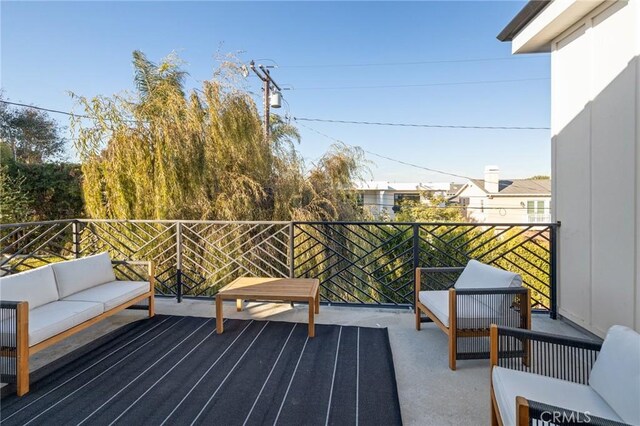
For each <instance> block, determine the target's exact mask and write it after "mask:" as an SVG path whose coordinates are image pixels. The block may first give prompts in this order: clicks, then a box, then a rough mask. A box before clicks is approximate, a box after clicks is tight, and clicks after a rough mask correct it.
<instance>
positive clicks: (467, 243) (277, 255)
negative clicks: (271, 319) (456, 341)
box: [0, 219, 559, 316]
mask: <svg viewBox="0 0 640 426" xmlns="http://www.w3.org/2000/svg"><path fill="white" fill-rule="evenodd" d="M558 226H559V225H558V224H554V223H525V224H504V223H411V222H357V221H344V222H286V221H199V220H111V219H69V220H59V221H43V222H30V223H19V224H0V248H1V253H0V254H1V257H0V274H2V275H5V274H12V273H16V272H20V271H24V270H28V269H32V268H35V267H38V266H41V265H44V264H47V263H53V262H58V261H62V260H65V259H70V258H78V257H82V256H87V255H90V254H95V253H98V252H102V251H108V252H109V253H110V254H111V256H112V257H113V258H114V259H116V260H153V261H154V262H155V263H156V265H157V266H156V274H157V276H156V292H157V293H158V294H159V295H165V296H172V297H176V298H177V299H178V301H181V300H182V298H184V297H195V298H203V297H204V298H208V297H213V296H215V294H216V293H217V291H218V290H219V289H220V288H221V287H223V286H224V285H226V284H228V283H229V282H231V281H232V280H233V279H235V278H237V277H239V276H272V277H283V278H286V277H290V278H303V277H306V278H317V279H319V280H320V285H321V292H320V297H321V300H322V301H323V302H328V303H332V304H347V305H371V306H396V307H410V306H412V305H413V303H414V300H413V294H414V288H415V284H416V283H415V282H414V271H415V268H416V267H461V266H464V265H466V263H467V262H468V261H469V260H470V259H477V260H479V261H481V262H484V263H487V264H490V265H494V266H497V267H499V268H502V269H506V270H510V271H513V272H517V273H519V274H520V275H521V276H522V277H523V282H524V285H525V286H527V287H529V288H531V289H532V300H533V303H534V306H533V307H534V308H537V309H542V310H546V311H549V312H550V313H551V315H552V316H555V312H556V303H555V294H556V291H555V288H556V270H555V253H556V247H555V244H556V243H555V241H556V232H557V230H558Z"/></svg>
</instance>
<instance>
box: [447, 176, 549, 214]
mask: <svg viewBox="0 0 640 426" xmlns="http://www.w3.org/2000/svg"><path fill="white" fill-rule="evenodd" d="M450 201H452V202H453V203H455V204H458V205H459V206H460V209H461V212H462V213H463V214H464V216H465V217H466V218H467V219H469V220H472V221H475V222H484V223H548V222H550V221H551V180H549V179H500V170H499V168H498V167H497V166H487V167H486V168H485V172H484V179H470V180H469V181H468V182H467V183H466V184H465V185H464V186H463V187H462V188H460V190H459V191H458V193H457V194H455V195H454V196H453V197H451V198H450Z"/></svg>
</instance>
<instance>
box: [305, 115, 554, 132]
mask: <svg viewBox="0 0 640 426" xmlns="http://www.w3.org/2000/svg"><path fill="white" fill-rule="evenodd" d="M293 119H294V120H296V121H316V122H321V123H339V124H365V125H371V126H394V127H426V128H435V129H476V130H549V129H550V128H549V127H531V126H466V125H447V124H409V123H386V122H379V121H351V120H331V119H322V118H306V117H293Z"/></svg>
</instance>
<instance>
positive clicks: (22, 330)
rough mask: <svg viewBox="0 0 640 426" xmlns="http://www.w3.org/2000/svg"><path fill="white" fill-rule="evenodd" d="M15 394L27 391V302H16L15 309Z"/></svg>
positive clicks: (19, 394) (22, 393) (20, 394)
mask: <svg viewBox="0 0 640 426" xmlns="http://www.w3.org/2000/svg"><path fill="white" fill-rule="evenodd" d="M16 316H17V322H18V329H17V330H16V394H17V395H18V396H22V395H24V394H26V393H27V392H29V304H28V303H27V302H21V303H18V308H17V311H16Z"/></svg>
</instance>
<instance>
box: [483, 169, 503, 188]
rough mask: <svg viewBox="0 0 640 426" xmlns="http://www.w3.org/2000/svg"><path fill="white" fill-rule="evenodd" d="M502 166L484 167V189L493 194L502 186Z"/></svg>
mask: <svg viewBox="0 0 640 426" xmlns="http://www.w3.org/2000/svg"><path fill="white" fill-rule="evenodd" d="M499 182H500V168H499V167H498V166H486V167H485V168H484V189H485V190H486V191H487V192H489V193H492V194H495V193H497V192H498V190H499V188H500V184H499Z"/></svg>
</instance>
